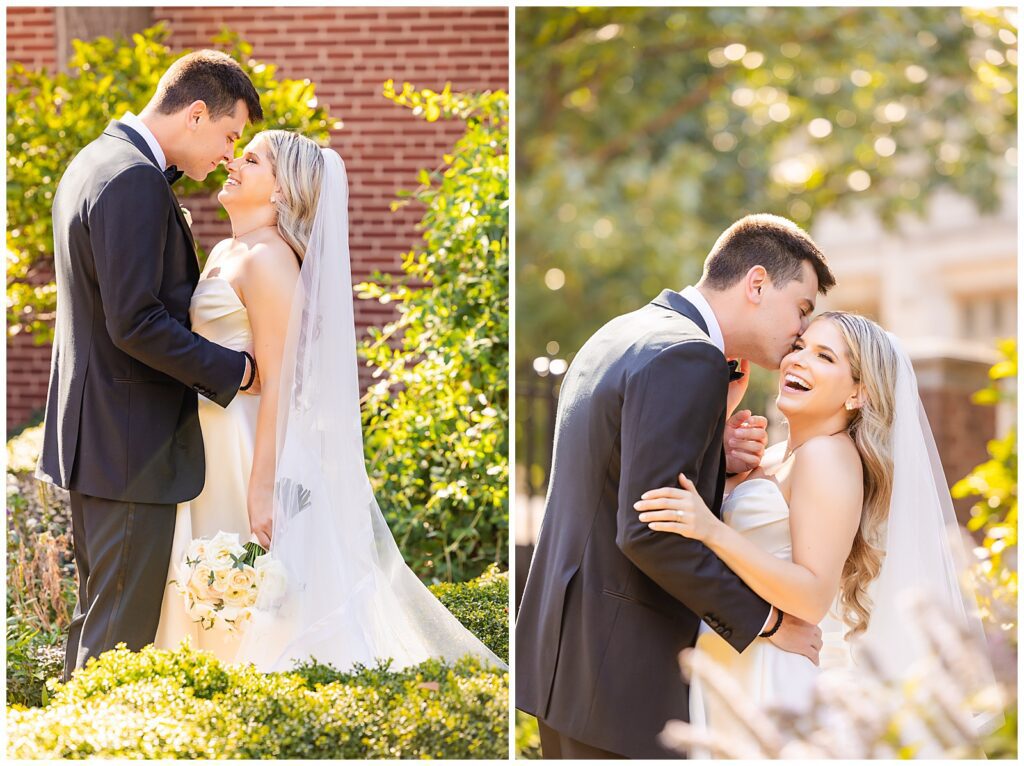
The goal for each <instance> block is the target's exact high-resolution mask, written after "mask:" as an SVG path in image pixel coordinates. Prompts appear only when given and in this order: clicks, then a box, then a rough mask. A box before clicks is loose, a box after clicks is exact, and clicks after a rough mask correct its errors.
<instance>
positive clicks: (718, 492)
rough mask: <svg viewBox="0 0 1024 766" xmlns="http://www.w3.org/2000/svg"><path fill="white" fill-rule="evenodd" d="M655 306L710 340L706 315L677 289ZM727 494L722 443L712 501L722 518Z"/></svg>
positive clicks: (662, 296) (654, 301)
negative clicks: (680, 317)
mask: <svg viewBox="0 0 1024 766" xmlns="http://www.w3.org/2000/svg"><path fill="white" fill-rule="evenodd" d="M651 303H652V304H654V305H655V306H660V307H662V308H666V309H671V310H672V311H675V312H676V313H679V314H682V315H683V316H684V317H686V318H687V319H689V320H691V321H692V322H693V323H694V324H695V325H697V327H699V328H700V329H701V331H702V332H703V333H704V334H705V335H708V340H711V337H710V335H709V333H708V325H707V322H705V321H704V317H703V316H701V313H700V311H698V310H697V307H696V306H694V305H693V304H692V303H690V302H689V301H688V300H686V298H684V297H683V296H682V295H680V294H679V293H678V292H676V291H675V290H662V291H661V295H659V296H658V297H657V298H655V299H654V300H653V301H651ZM724 494H725V445H724V444H722V447H721V454H720V455H719V460H718V476H717V478H716V481H715V497H714V500H713V501H712V503H711V511H712V513H714V514H715V515H716V516H718V517H719V518H721V515H722V498H723V496H724Z"/></svg>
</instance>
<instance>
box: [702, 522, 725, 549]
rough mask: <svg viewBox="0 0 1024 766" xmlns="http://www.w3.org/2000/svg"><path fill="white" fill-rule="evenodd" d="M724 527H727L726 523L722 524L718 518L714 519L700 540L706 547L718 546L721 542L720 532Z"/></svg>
mask: <svg viewBox="0 0 1024 766" xmlns="http://www.w3.org/2000/svg"><path fill="white" fill-rule="evenodd" d="M725 529H727V527H726V525H725V524H723V523H722V522H721V521H719V520H718V519H715V520H714V521H712V522H711V524H710V526H709V528H708V533H707V535H706V536H705V537H704V539H703V540H702V542H703V543H704V545H706V546H707V547H708V548H711V549H712V550H716V549H717V548H718V546H719V545H720V544H721V542H722V532H723V530H725Z"/></svg>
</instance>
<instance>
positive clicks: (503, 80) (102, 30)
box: [7, 6, 508, 430]
mask: <svg viewBox="0 0 1024 766" xmlns="http://www.w3.org/2000/svg"><path fill="white" fill-rule="evenodd" d="M158 21H163V22H165V23H166V24H167V26H168V27H169V28H170V30H171V35H170V37H169V39H168V41H167V44H168V45H169V46H170V47H171V49H172V50H174V51H182V50H185V49H197V48H205V47H210V46H211V45H212V40H213V38H214V37H215V36H216V35H217V34H219V33H220V31H221V30H222V28H224V27H227V28H228V29H230V30H232V31H235V32H237V33H238V34H239V35H240V36H241V37H242V39H244V40H246V41H247V42H249V43H251V44H252V46H253V56H254V57H255V58H256V59H258V60H260V61H263V62H266V63H270V64H274V65H276V66H277V71H278V73H279V75H280V76H281V77H282V78H294V79H303V78H308V79H309V80H311V81H312V82H313V83H314V84H315V85H316V95H317V98H318V100H319V102H320V103H321V104H322V105H325V106H326V107H327V108H328V110H329V111H330V114H331V116H332V117H334V118H335V119H339V120H342V121H343V123H344V127H343V128H342V129H341V130H337V131H333V132H332V134H331V146H332V147H333V148H334V149H336V150H337V151H338V152H339V153H340V154H341V155H342V157H344V158H345V164H346V167H347V169H348V174H349V182H350V185H351V195H350V201H349V207H350V217H351V242H350V244H351V252H352V272H353V274H352V276H353V283H356V282H359V281H363V280H365V279H366V278H367V277H369V275H370V274H372V273H373V272H374V271H378V270H379V271H382V272H388V273H400V272H401V255H402V253H403V252H406V251H408V250H409V249H411V248H413V247H414V246H416V244H417V242H418V241H419V238H420V235H419V233H418V232H417V230H416V223H417V222H418V221H419V218H420V216H421V215H422V210H420V209H417V208H416V207H415V206H407V207H403V208H401V209H399V210H398V211H392V210H391V202H392V201H393V200H394V199H395V198H396V197H395V193H396V192H397V191H398V190H400V189H411V188H415V187H416V186H417V184H418V182H417V180H416V175H417V173H418V171H419V169H420V168H424V167H428V168H433V167H436V166H437V165H438V164H440V162H441V156H442V154H443V153H444V152H446V151H448V149H449V148H450V147H451V145H452V143H453V142H454V141H455V140H456V139H457V138H458V136H459V135H460V133H461V125H460V124H455V123H452V122H446V121H443V120H439V121H437V122H434V123H427V122H425V121H423V120H421V119H417V118H415V117H413V116H412V115H411V114H409V110H407V109H403V108H401V107H398V106H396V105H394V104H392V103H390V102H388V101H387V100H386V99H384V98H383V96H382V95H381V91H382V85H383V83H384V82H385V81H386V80H388V79H393V80H394V81H395V82H396V83H397V84H401V83H402V82H403V81H408V82H411V83H413V85H415V86H416V87H417V88H433V89H436V90H441V89H442V88H443V87H444V85H445V83H446V82H451V84H452V88H453V90H488V89H489V90H496V89H501V90H507V89H508V10H507V9H506V8H466V7H458V8H439V7H430V8H415V7H410V8H385V7H375V6H370V7H363V8H353V7H298V8H293V7H286V6H282V7H279V8H275V7H269V6H264V7H249V8H246V7H201V6H200V7H181V6H152V7H116V6H114V7H102V8H100V7H73V6H70V7H69V6H64V7H13V8H8V9H7V59H8V61H17V62H20V63H22V64H24V65H25V66H28V67H33V68H40V67H45V68H47V69H48V70H49V71H53V70H54V69H56V68H60V67H63V66H65V65H66V62H67V60H68V58H69V56H70V53H71V51H72V47H71V40H73V39H76V38H79V39H85V40H91V39H94V38H95V37H97V36H99V35H105V36H113V35H116V34H118V33H120V34H123V35H125V36H128V35H130V34H131V33H133V32H137V31H140V30H142V29H144V28H146V27H148V26H150V25H152V24H154V23H156V22H158ZM247 133H248V134H249V135H250V136H251V131H247ZM81 138H82V141H83V145H84V143H85V142H87V141H89V140H92V138H93V136H83V137H81ZM245 140H246V138H245V137H243V141H242V143H244V142H245ZM183 202H185V204H186V206H187V207H188V208H189V210H190V211H191V213H192V217H193V221H194V226H193V232H194V233H195V235H196V239H197V243H198V244H199V246H200V247H201V248H203V250H205V251H206V252H209V251H210V250H211V249H212V248H213V246H214V245H215V244H216V243H217V242H218V241H219V240H221V239H223V238H225V237H227V236H230V228H229V226H228V223H227V221H226V220H222V219H221V218H220V216H219V215H218V209H219V206H218V203H217V200H216V198H215V197H212V196H211V197H195V198H190V199H188V200H187V201H184V200H183ZM395 316H396V314H395V311H394V309H393V307H391V306H382V305H380V304H379V303H377V302H376V301H357V304H356V325H357V328H358V330H359V331H360V332H365V330H366V328H367V327H370V326H379V325H382V324H384V323H386V322H388V321H389V320H391V319H393V318H394V317H395ZM49 366H50V347H49V346H36V345H35V344H34V343H33V342H32V339H31V338H30V337H27V336H16V337H15V338H13V339H8V342H7V428H8V430H10V429H12V428H14V427H17V426H19V425H21V424H23V423H25V422H26V421H27V420H28V419H29V418H30V417H32V416H33V415H34V414H35V413H37V412H38V411H39V409H40V408H41V407H43V405H44V404H45V402H46V388H47V380H48V377H49ZM363 372H364V373H365V375H364V379H363V383H364V385H366V384H368V383H369V371H363Z"/></svg>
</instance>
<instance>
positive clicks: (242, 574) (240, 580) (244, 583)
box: [228, 565, 256, 590]
mask: <svg viewBox="0 0 1024 766" xmlns="http://www.w3.org/2000/svg"><path fill="white" fill-rule="evenodd" d="M255 581H256V570H255V569H253V568H252V567H251V566H248V565H247V566H246V567H245V569H232V570H231V571H230V572H229V573H228V585H229V586H230V587H231V588H233V589H236V590H242V589H245V588H251V587H252V585H253V583H254V582H255Z"/></svg>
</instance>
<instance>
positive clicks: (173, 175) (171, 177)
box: [164, 165, 185, 186]
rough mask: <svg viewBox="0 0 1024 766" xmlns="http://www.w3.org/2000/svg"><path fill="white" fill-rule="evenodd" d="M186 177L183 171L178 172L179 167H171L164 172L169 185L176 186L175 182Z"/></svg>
mask: <svg viewBox="0 0 1024 766" xmlns="http://www.w3.org/2000/svg"><path fill="white" fill-rule="evenodd" d="M183 175H185V172H184V171H183V170H178V166H177V165H171V166H170V167H169V168H167V170H165V171H164V178H166V179H167V183H169V184H170V185H171V186H174V182H175V181H177V180H178V179H179V178H181V177H182V176H183Z"/></svg>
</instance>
